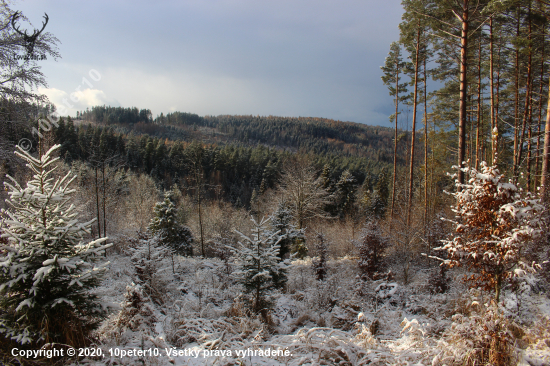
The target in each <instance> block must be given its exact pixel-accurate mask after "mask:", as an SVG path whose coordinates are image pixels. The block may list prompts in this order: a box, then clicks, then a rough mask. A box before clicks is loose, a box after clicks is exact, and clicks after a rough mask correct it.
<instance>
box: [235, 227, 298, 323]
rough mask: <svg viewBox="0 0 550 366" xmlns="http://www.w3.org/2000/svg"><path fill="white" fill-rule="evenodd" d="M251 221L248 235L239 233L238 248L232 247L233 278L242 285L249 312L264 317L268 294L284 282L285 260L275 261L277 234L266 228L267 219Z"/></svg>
mask: <svg viewBox="0 0 550 366" xmlns="http://www.w3.org/2000/svg"><path fill="white" fill-rule="evenodd" d="M252 222H253V224H254V228H253V229H252V236H251V237H249V236H246V235H244V234H242V233H240V232H239V234H240V235H241V237H242V239H243V241H242V242H241V241H239V247H238V248H232V251H233V254H234V256H235V262H236V265H237V270H236V271H235V272H233V276H234V277H235V278H236V279H237V281H238V282H239V283H240V284H241V285H242V286H243V289H244V293H245V294H246V295H247V296H248V302H249V306H250V309H251V310H252V311H253V312H254V313H259V312H260V311H262V314H263V315H265V314H266V311H267V310H268V309H269V308H271V306H272V303H271V301H270V299H269V294H270V292H272V291H273V290H274V289H275V287H276V286H277V285H278V283H279V286H280V283H284V282H286V270H287V267H288V261H287V260H284V261H280V260H279V249H280V246H279V242H280V240H281V236H279V233H278V232H274V233H272V232H270V231H269V230H267V229H266V224H267V220H262V221H261V222H260V223H258V222H256V220H254V218H252Z"/></svg>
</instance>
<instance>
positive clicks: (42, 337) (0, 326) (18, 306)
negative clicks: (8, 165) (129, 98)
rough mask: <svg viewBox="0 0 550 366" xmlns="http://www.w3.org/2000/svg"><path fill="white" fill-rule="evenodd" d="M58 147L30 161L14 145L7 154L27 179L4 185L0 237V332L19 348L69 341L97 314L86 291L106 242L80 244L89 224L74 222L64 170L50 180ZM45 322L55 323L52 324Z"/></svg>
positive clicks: (99, 269)
mask: <svg viewBox="0 0 550 366" xmlns="http://www.w3.org/2000/svg"><path fill="white" fill-rule="evenodd" d="M59 147H60V145H55V146H53V147H52V148H51V149H49V150H48V151H47V152H46V153H45V154H44V155H42V156H41V157H40V158H34V157H33V156H31V155H30V154H29V153H28V152H26V151H24V150H23V149H21V148H20V147H19V146H18V149H19V151H16V152H15V153H16V154H17V155H18V156H19V157H20V158H22V159H23V160H25V161H26V162H27V164H26V165H27V167H28V168H30V169H31V171H32V172H33V173H34V175H33V177H32V179H31V180H30V181H28V182H27V185H26V187H22V186H21V185H20V184H19V183H17V181H16V180H15V179H13V178H12V177H10V176H8V178H9V179H10V180H11V183H7V182H6V183H4V184H5V186H6V189H7V190H8V195H9V198H8V199H7V200H6V203H7V204H8V209H7V210H3V211H2V217H3V220H4V225H5V226H4V228H3V230H4V234H3V235H2V237H4V238H7V240H8V243H7V245H3V246H2V248H1V249H0V295H1V296H0V304H1V308H2V311H1V312H0V332H1V333H3V334H4V335H5V336H6V337H8V338H11V339H13V340H15V341H17V342H18V343H21V344H25V343H35V344H36V343H38V342H41V341H45V342H52V341H56V342H62V343H65V342H68V341H69V339H65V338H64V337H69V338H70V337H75V335H74V334H75V333H79V332H81V331H82V329H79V328H82V327H84V328H88V327H90V326H93V324H94V322H95V321H97V317H98V316H102V315H103V314H104V313H105V311H104V309H103V307H102V306H101V304H100V303H99V302H98V301H97V300H98V299H97V297H96V296H95V295H93V294H92V293H91V292H90V290H91V289H93V288H94V287H97V286H98V285H99V283H100V280H101V278H102V276H103V275H104V273H105V271H106V270H107V265H108V263H100V258H101V256H102V255H103V254H104V251H105V249H106V248H108V247H109V246H110V244H107V245H105V244H104V243H105V241H106V240H107V238H101V239H97V240H92V241H87V240H85V238H86V237H88V236H89V234H90V232H91V229H90V228H91V224H92V222H93V221H89V222H85V223H81V222H79V221H78V219H77V215H78V213H77V212H76V209H75V206H74V205H73V204H71V194H72V193H74V192H75V191H74V189H70V188H69V186H70V185H71V183H72V182H73V180H74V178H75V177H74V176H72V175H71V172H69V173H67V175H65V176H64V177H62V178H58V179H55V180H54V178H53V177H51V175H52V173H53V172H54V171H55V169H56V167H55V166H53V165H52V164H53V163H55V162H56V161H57V160H58V158H52V154H53V153H54V152H55V151H56V150H57V149H58V148H59ZM60 314H63V317H62V318H61V317H59V315H60ZM48 319H59V320H58V321H56V322H55V324H56V325H54V324H48V323H49V322H48ZM61 319H64V320H61ZM70 329H72V330H70ZM64 332H65V333H64ZM60 334H63V335H60ZM80 342H81V344H83V343H84V342H85V341H84V340H83V339H81V340H80Z"/></svg>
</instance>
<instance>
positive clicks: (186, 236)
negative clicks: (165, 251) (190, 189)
mask: <svg viewBox="0 0 550 366" xmlns="http://www.w3.org/2000/svg"><path fill="white" fill-rule="evenodd" d="M171 194H172V193H171V192H170V191H169V192H166V193H165V194H164V200H163V201H162V202H157V204H156V205H155V208H154V217H153V220H151V224H150V225H149V230H150V231H151V233H152V234H153V235H156V236H158V237H159V239H160V241H161V243H163V244H164V245H167V246H169V247H171V248H172V249H173V250H174V251H175V252H176V253H178V254H180V255H188V256H190V255H192V254H193V245H192V243H193V234H192V233H191V230H189V228H188V227H186V226H184V225H181V224H180V223H179V222H178V212H177V209H176V205H174V203H173V202H172V199H171Z"/></svg>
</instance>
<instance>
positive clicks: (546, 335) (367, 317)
mask: <svg viewBox="0 0 550 366" xmlns="http://www.w3.org/2000/svg"><path fill="white" fill-rule="evenodd" d="M109 259H110V260H111V266H110V268H111V270H110V274H109V276H108V278H107V279H106V280H105V282H104V284H103V286H102V287H101V288H100V289H99V291H98V292H99V293H101V294H102V296H103V299H104V301H105V302H106V303H113V304H120V306H119V309H118V310H115V311H113V313H112V315H111V317H110V318H109V319H107V320H106V321H105V322H104V323H103V325H102V327H101V328H100V329H99V331H98V337H99V338H100V340H101V342H100V347H101V349H102V353H103V355H104V357H100V358H99V359H95V360H94V359H86V360H82V361H81V363H80V364H90V365H139V364H146V365H171V364H174V365H336V364H340V365H366V364H369V365H434V366H435V365H455V364H464V362H465V361H466V360H467V359H468V357H473V356H472V355H473V352H474V351H475V348H476V345H478V344H479V342H481V341H480V339H478V338H479V337H483V335H482V333H483V332H481V331H480V329H482V328H483V327H484V326H485V327H487V324H489V328H490V327H491V323H490V322H491V315H490V313H489V312H488V311H487V310H484V309H485V306H484V303H486V302H487V301H488V300H489V298H488V296H487V295H485V296H482V294H480V293H477V292H475V291H469V290H467V289H466V287H464V285H461V284H460V282H459V281H453V282H454V285H453V286H452V287H451V289H450V290H449V291H448V292H447V293H445V294H436V295H432V294H430V293H429V291H428V290H427V285H426V284H427V280H428V277H429V276H430V272H428V271H418V272H417V273H416V274H415V276H414V277H413V282H412V283H410V284H409V285H407V286H403V285H399V284H397V283H395V282H384V281H382V280H380V281H376V282H373V283H370V284H369V294H370V295H368V296H358V295H356V292H355V282H356V279H355V278H356V275H357V269H356V268H357V265H356V261H355V260H354V259H352V258H343V259H339V260H333V261H330V262H329V269H330V270H329V276H328V279H327V280H326V281H324V282H318V281H316V280H315V278H314V276H313V272H312V269H311V260H295V261H293V262H292V266H291V268H290V273H289V282H288V286H287V287H288V288H287V291H286V292H285V293H276V294H274V301H275V304H276V305H275V307H274V310H273V312H272V313H271V317H270V321H269V322H268V323H267V324H266V323H262V322H261V321H260V320H259V319H258V318H256V317H247V316H245V315H244V308H243V305H242V303H241V302H240V296H239V294H240V288H239V287H238V285H236V284H234V282H233V281H232V279H231V277H230V276H229V275H228V273H229V272H230V271H231V268H228V267H227V265H226V264H225V263H223V262H222V261H221V260H218V259H206V260H205V259H198V258H182V257H176V258H175V265H174V271H173V270H172V264H171V260H170V258H169V257H168V258H165V260H164V261H163V262H162V266H161V267H159V268H157V273H156V275H155V276H154V280H153V281H151V283H150V287H151V288H149V289H148V288H147V286H148V284H143V283H142V284H141V285H137V284H136V283H138V280H137V279H138V277H137V276H136V269H135V265H134V263H132V261H131V260H130V257H129V256H128V255H125V254H112V255H111V256H110V258H109ZM451 275H457V274H456V273H451ZM537 291H538V289H537V286H536V285H534V286H525V288H524V291H523V292H521V293H520V294H519V295H518V294H517V293H516V294H513V293H510V294H506V296H505V304H506V309H507V310H506V311H507V315H508V318H507V319H509V320H508V323H509V325H510V324H512V325H514V324H515V325H514V326H515V327H516V328H513V327H512V326H511V328H510V329H517V333H518V334H519V335H517V334H516V335H515V338H514V339H515V345H514V352H515V354H516V358H517V359H518V360H519V364H521V365H548V364H550V302H549V301H548V297H547V296H546V294H545V293H544V292H540V291H539V293H537ZM129 294H130V295H131V296H130V295H129ZM518 299H519V300H520V301H519V302H518ZM503 311H504V310H503ZM492 326H498V324H497V325H495V324H492ZM476 337H477V338H476ZM142 350H145V353H147V355H146V356H141V355H134V354H131V353H132V352H138V351H142ZM142 352H143V351H142ZM148 352H151V354H150V355H149V354H148Z"/></svg>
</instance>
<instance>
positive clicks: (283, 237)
mask: <svg viewBox="0 0 550 366" xmlns="http://www.w3.org/2000/svg"><path fill="white" fill-rule="evenodd" d="M269 221H270V222H269V223H270V226H271V232H272V233H278V236H279V237H280V238H279V239H278V240H279V246H280V250H279V258H281V259H283V258H285V257H287V254H288V253H289V252H291V253H292V254H296V256H297V257H299V258H303V257H305V256H306V255H307V247H305V245H303V244H304V243H305V236H304V230H303V229H301V230H298V229H296V226H294V225H292V224H291V222H292V211H291V210H290V208H289V207H288V206H287V205H286V203H285V202H279V205H278V206H277V209H276V210H275V212H274V213H273V214H272V215H271V217H270V218H269Z"/></svg>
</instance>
